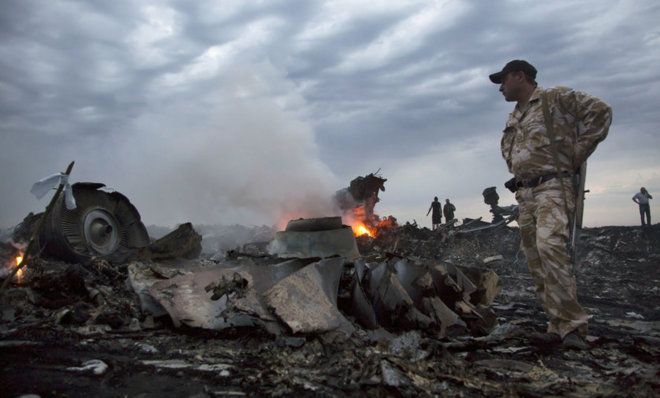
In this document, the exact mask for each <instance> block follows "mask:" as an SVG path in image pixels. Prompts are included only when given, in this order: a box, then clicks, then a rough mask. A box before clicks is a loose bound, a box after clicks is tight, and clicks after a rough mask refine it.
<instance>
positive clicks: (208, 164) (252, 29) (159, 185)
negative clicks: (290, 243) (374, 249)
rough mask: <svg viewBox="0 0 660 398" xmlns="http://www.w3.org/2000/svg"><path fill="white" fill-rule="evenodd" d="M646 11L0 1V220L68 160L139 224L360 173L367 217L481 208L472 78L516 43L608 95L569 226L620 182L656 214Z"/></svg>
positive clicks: (648, 7) (614, 212) (470, 212)
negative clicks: (380, 179) (643, 196)
mask: <svg viewBox="0 0 660 398" xmlns="http://www.w3.org/2000/svg"><path fill="white" fill-rule="evenodd" d="M658 21H660V2H658V1H657V0H648V1H642V0H630V1H611V0H594V1H585V0H579V1H577V0H576V1H559V0H553V1H546V2H540V1H520V0H516V1H514V0H510V1H490V0H483V1H402V0H399V1H392V0H372V1H358V0H343V1H309V0H298V1H294V0H289V1H246V0H237V1H227V0H223V1H153V2H152V1H137V0H130V1H128V0H127V1H120V0H113V1H79V2H75V1H57V0H43V1H30V0H3V1H2V2H1V3H0V148H2V149H1V150H2V152H1V154H0V192H2V206H1V208H0V226H4V227H7V226H12V225H14V224H16V223H18V222H20V221H21V220H22V219H23V217H24V216H25V215H26V214H27V213H28V212H29V211H41V210H43V208H44V207H45V206H46V204H47V199H43V200H41V201H38V200H36V199H35V198H34V197H32V196H31V195H30V193H29V190H30V187H31V185H32V183H33V182H35V181H36V180H38V179H40V178H42V177H45V176H47V175H50V174H52V173H55V172H58V171H63V170H64V169H65V168H66V166H67V164H68V163H69V162H70V161H71V160H75V161H76V165H75V167H74V170H73V173H72V181H74V182H76V181H97V182H103V183H105V184H106V185H107V186H108V187H109V188H111V189H115V190H117V191H120V192H122V193H124V194H125V195H126V196H127V197H128V198H129V199H130V200H131V201H132V202H133V204H134V205H136V207H137V208H138V210H139V211H140V213H141V214H142V219H143V221H144V222H145V224H160V225H174V224H177V223H181V222H185V221H192V222H194V223H219V224H230V223H240V224H245V225H253V224H254V225H261V224H267V225H271V224H272V223H274V222H276V221H277V220H278V219H282V218H287V217H288V218H292V217H298V216H314V215H315V216H323V215H326V213H327V212H328V210H327V207H326V206H327V202H328V198H329V197H330V196H331V195H332V193H333V192H334V191H335V190H337V189H340V188H342V187H345V186H348V183H349V182H350V180H351V179H353V178H355V177H356V176H358V175H365V174H368V173H370V172H375V171H376V170H378V169H380V173H381V174H382V175H383V176H384V177H385V178H388V181H387V183H386V184H385V187H386V191H385V192H382V193H381V195H380V196H381V202H380V203H379V204H378V206H377V207H376V212H377V213H378V214H380V215H381V216H386V215H390V214H391V215H394V216H395V217H397V218H398V219H399V220H400V221H402V222H404V221H407V220H413V219H414V220H417V221H418V222H419V223H420V224H421V225H426V226H428V225H430V217H426V216H425V214H426V211H427V209H428V207H429V204H430V202H431V200H432V199H433V196H436V195H437V196H438V197H439V198H440V199H441V200H443V201H444V199H445V198H451V199H452V201H453V202H454V203H455V205H456V207H457V212H456V215H457V217H458V218H459V219H460V218H463V217H478V216H483V217H485V218H487V219H489V218H490V217H489V215H488V207H487V205H485V204H484V203H483V197H482V195H481V192H482V191H483V189H484V188H486V187H488V186H497V187H498V192H499V193H500V196H501V198H502V199H501V201H500V203H501V204H509V203H514V199H513V197H512V196H511V195H510V194H508V193H507V192H505V189H504V187H503V186H502V184H503V182H504V181H506V180H507V179H508V178H509V177H510V176H509V175H508V172H507V169H506V165H505V163H504V161H503V160H502V158H501V154H500V150H499V142H500V138H501V131H502V129H503V127H504V123H505V121H506V118H507V115H508V113H509V112H510V110H511V109H512V104H511V103H506V102H505V101H504V100H503V98H502V96H501V94H500V93H499V92H498V87H497V86H496V85H494V84H492V83H490V81H489V80H488V74H489V73H492V72H495V71H498V70H500V69H501V68H502V66H503V65H504V64H505V63H506V62H507V61H509V60H511V59H516V58H520V59H526V60H528V61H529V62H530V63H532V64H533V65H535V66H536V68H537V69H538V70H539V73H538V78H537V80H538V81H539V84H540V85H541V86H544V87H551V86H556V85H564V86H570V87H573V88H575V89H579V90H583V91H587V92H589V93H591V94H593V95H595V96H598V97H600V98H602V99H603V100H605V101H606V102H607V103H609V104H611V105H612V107H613V109H614V122H613V124H612V127H611V129H610V134H609V137H608V138H607V139H606V140H605V141H604V142H603V143H601V144H600V146H599V147H598V149H597V151H596V153H595V154H594V155H593V156H592V157H591V158H590V160H589V172H588V179H587V189H589V190H590V193H589V194H588V195H587V202H586V209H585V224H586V225H588V226H600V225H634V224H637V223H639V214H638V211H637V207H636V205H635V204H634V203H633V202H632V201H631V197H632V196H633V194H635V193H636V192H637V191H638V190H639V188H640V186H645V187H647V189H648V190H649V192H650V193H651V194H655V195H657V199H654V200H652V201H651V204H652V210H651V211H652V213H653V215H654V216H655V217H656V218H657V216H660V212H659V211H658V210H660V206H658V205H657V203H658V202H659V201H660V156H659V155H658V151H659V149H660V145H659V144H660V138H659V137H660V134H659V131H658V127H659V126H660V112H659V111H658V106H659V104H660V24H658Z"/></svg>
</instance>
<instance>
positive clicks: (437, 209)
mask: <svg viewBox="0 0 660 398" xmlns="http://www.w3.org/2000/svg"><path fill="white" fill-rule="evenodd" d="M431 210H433V213H432V214H431V224H432V227H431V229H433V230H434V231H435V229H436V228H438V226H439V225H440V224H442V204H441V203H440V202H438V197H437V196H436V197H434V198H433V202H431V207H429V211H427V212H426V215H427V216H428V215H429V213H431Z"/></svg>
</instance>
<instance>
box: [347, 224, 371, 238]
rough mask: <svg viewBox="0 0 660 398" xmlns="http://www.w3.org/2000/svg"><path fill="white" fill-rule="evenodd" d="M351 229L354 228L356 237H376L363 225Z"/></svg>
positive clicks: (355, 225)
mask: <svg viewBox="0 0 660 398" xmlns="http://www.w3.org/2000/svg"><path fill="white" fill-rule="evenodd" d="M351 228H353V234H354V235H355V236H362V235H365V234H366V235H368V236H369V237H371V238H373V237H374V233H373V232H372V231H371V230H369V228H367V227H366V226H365V225H364V224H362V223H357V224H354V225H351Z"/></svg>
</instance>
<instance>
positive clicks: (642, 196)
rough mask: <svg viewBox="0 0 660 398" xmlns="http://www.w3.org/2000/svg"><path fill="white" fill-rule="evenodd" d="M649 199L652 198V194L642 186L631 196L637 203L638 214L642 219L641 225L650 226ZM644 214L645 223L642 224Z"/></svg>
mask: <svg viewBox="0 0 660 398" xmlns="http://www.w3.org/2000/svg"><path fill="white" fill-rule="evenodd" d="M649 199H653V196H651V194H650V193H648V192H647V191H646V188H644V187H641V188H640V190H639V192H637V193H636V194H635V196H633V197H632V200H633V202H635V203H637V204H638V205H639V216H640V218H641V219H642V227H643V226H644V225H648V226H651V206H649ZM644 214H646V224H644Z"/></svg>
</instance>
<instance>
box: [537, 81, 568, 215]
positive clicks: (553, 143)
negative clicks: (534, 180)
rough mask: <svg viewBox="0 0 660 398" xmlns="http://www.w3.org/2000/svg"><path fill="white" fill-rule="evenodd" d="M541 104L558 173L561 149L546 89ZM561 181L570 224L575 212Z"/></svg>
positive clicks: (560, 179) (562, 180)
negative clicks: (556, 136) (569, 207)
mask: <svg viewBox="0 0 660 398" xmlns="http://www.w3.org/2000/svg"><path fill="white" fill-rule="evenodd" d="M541 106H542V107H543V119H544V120H545V132H546V134H547V135H548V138H549V139H550V147H551V148H552V157H553V158H554V161H555V170H556V171H557V173H560V172H561V170H560V168H559V150H558V149H557V141H556V140H555V130H554V125H553V123H552V115H551V114H550V106H549V105H548V96H547V93H546V92H545V90H544V91H541ZM570 173H571V180H572V179H573V174H574V171H573V170H570ZM559 183H560V184H561V191H562V197H563V198H564V210H566V215H567V216H568V221H569V225H570V221H571V218H572V217H573V214H572V213H571V212H569V209H568V201H567V200H566V187H565V185H564V179H563V178H559Z"/></svg>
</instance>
